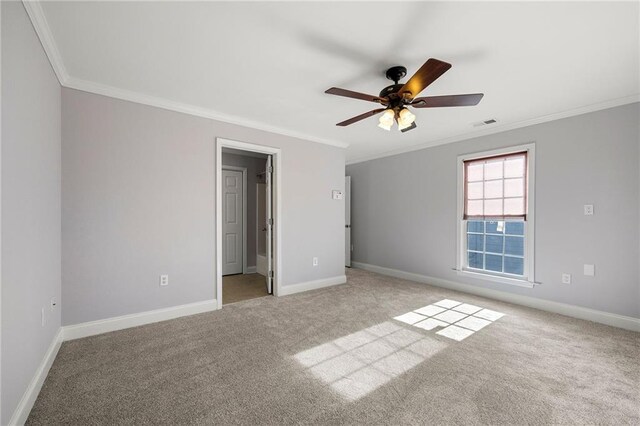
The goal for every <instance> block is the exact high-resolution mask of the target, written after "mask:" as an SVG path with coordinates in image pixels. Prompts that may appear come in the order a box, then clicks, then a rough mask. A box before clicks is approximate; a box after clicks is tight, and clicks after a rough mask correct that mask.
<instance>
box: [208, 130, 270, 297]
mask: <svg viewBox="0 0 640 426" xmlns="http://www.w3.org/2000/svg"><path fill="white" fill-rule="evenodd" d="M216 154H217V155H216V177H217V182H216V231H217V232H216V248H217V253H216V258H217V259H216V271H217V272H216V299H217V303H218V307H219V308H221V307H222V306H223V305H226V304H228V303H234V302H238V301H242V300H247V299H252V298H256V297H263V296H268V295H270V294H273V295H277V294H278V290H279V279H278V278H279V275H280V274H279V272H280V267H279V265H280V262H279V261H280V256H279V254H280V238H279V236H280V232H279V231H280V226H279V220H278V219H279V218H280V215H279V211H280V203H279V196H278V195H279V194H280V191H279V186H280V181H281V179H280V175H281V170H280V167H279V164H280V150H279V149H276V148H271V147H265V146H261V145H254V144H247V143H244V142H237V141H231V140H227V139H221V138H218V139H217V140H216Z"/></svg>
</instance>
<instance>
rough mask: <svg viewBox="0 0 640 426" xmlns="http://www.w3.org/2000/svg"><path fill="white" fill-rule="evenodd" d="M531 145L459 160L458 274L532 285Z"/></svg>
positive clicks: (467, 156) (469, 156) (462, 157)
mask: <svg viewBox="0 0 640 426" xmlns="http://www.w3.org/2000/svg"><path fill="white" fill-rule="evenodd" d="M533 153H534V147H533V145H527V146H521V147H515V148H510V149H508V150H498V151H491V152H486V153H479V154H473V155H466V156H461V157H459V161H458V163H459V165H458V173H459V176H458V179H459V185H458V187H459V190H458V191H459V194H458V196H459V200H460V204H459V208H458V220H459V235H458V236H459V238H458V264H457V268H456V269H457V270H458V272H459V273H462V274H471V275H473V276H474V277H476V278H484V279H489V280H492V281H497V282H504V283H510V284H516V285H524V286H527V287H531V286H532V285H533V270H534V269H533V208H532V206H533V190H532V188H533Z"/></svg>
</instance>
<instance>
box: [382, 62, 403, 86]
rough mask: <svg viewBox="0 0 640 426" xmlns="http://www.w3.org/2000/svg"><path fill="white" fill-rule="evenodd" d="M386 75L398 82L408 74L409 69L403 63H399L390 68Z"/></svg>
mask: <svg viewBox="0 0 640 426" xmlns="http://www.w3.org/2000/svg"><path fill="white" fill-rule="evenodd" d="M385 75H386V76H387V78H388V79H389V80H391V81H393V82H394V83H395V84H398V82H399V81H400V80H402V79H403V78H404V77H405V76H406V75H407V69H406V68H405V67H403V66H401V65H397V66H395V67H391V68H389V69H388V70H387V72H386V74H385Z"/></svg>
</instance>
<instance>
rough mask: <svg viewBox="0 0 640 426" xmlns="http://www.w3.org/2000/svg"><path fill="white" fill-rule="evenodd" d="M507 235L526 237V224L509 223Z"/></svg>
mask: <svg viewBox="0 0 640 426" xmlns="http://www.w3.org/2000/svg"><path fill="white" fill-rule="evenodd" d="M506 233H507V234H509V235H524V222H507V226H506Z"/></svg>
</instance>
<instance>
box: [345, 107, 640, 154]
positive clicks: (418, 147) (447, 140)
mask: <svg viewBox="0 0 640 426" xmlns="http://www.w3.org/2000/svg"><path fill="white" fill-rule="evenodd" d="M636 102H640V94H635V95H631V96H626V97H623V98H617V99H611V100H608V101H604V102H599V103H596V104H591V105H587V106H584V107H579V108H574V109H570V110H566V111H561V112H557V113H553V114H548V115H543V116H540V117H536V118H531V119H528V120H523V121H517V122H515V123H509V124H504V125H501V126H496V127H490V128H488V129H482V130H476V131H474V132H470V133H464V134H462V135H456V136H452V137H450V138H444V139H436V140H433V141H429V142H425V143H421V144H418V145H412V146H408V147H404V148H398V149H394V150H392V151H385V152H381V153H378V154H373V155H367V156H364V157H360V158H357V159H354V160H347V162H346V165H347V166H349V165H352V164H357V163H364V162H366V161H371V160H377V159H379V158H384V157H392V156H394V155H399V154H404V153H407V152H413V151H420V150H422V149H426V148H432V147H434V146H438V145H445V144H448V143H453V142H461V141H464V140H467V139H474V138H478V137H481V136H487V135H493V134H495V133H502V132H507V131H509V130H515V129H520V128H522V127H528V126H533V125H536V124H542V123H547V122H549V121H555V120H560V119H563V118H569V117H573V116H576V115H582V114H588V113H590V112H596V111H600V110H603V109H609V108H615V107H618V106H622V105H628V104H633V103H636Z"/></svg>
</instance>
